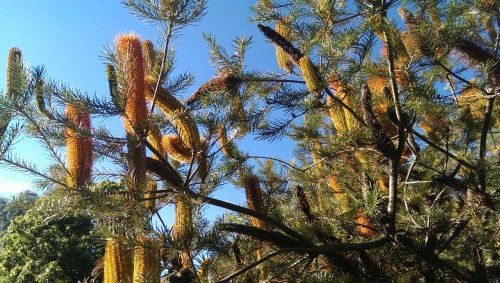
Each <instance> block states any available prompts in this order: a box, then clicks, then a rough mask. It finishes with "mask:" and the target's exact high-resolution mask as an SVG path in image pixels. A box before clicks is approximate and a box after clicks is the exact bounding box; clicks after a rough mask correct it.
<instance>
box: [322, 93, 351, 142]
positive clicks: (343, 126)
mask: <svg viewBox="0 0 500 283" xmlns="http://www.w3.org/2000/svg"><path fill="white" fill-rule="evenodd" d="M326 107H327V108H328V113H329V114H330V119H331V120H332V122H333V127H335V130H336V131H337V133H338V134H342V133H345V132H346V131H347V121H346V119H345V114H344V109H343V108H342V106H340V105H339V104H338V103H336V102H334V101H333V100H332V98H331V97H329V96H328V97H327V98H326Z"/></svg>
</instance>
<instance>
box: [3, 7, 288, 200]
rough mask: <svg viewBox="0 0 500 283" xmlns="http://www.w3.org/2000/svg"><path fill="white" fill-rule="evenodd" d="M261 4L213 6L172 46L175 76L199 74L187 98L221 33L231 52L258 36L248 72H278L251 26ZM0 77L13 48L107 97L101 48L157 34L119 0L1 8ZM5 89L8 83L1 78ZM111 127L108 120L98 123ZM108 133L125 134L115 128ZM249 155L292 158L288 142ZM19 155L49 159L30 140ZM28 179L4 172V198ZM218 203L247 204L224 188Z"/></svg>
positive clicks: (206, 72) (255, 147)
mask: <svg viewBox="0 0 500 283" xmlns="http://www.w3.org/2000/svg"><path fill="white" fill-rule="evenodd" d="M255 2H256V1H247V0H239V1H234V0H209V1H208V8H209V9H208V14H207V15H206V16H205V17H204V18H203V20H202V21H201V22H199V23H197V24H196V26H190V27H188V28H187V29H185V30H183V35H182V36H181V37H179V38H177V39H176V40H175V41H174V46H175V49H176V52H177V58H176V62H177V64H176V65H177V70H178V71H179V72H184V71H190V72H192V73H194V74H195V75H196V83H195V85H194V86H193V87H192V89H191V90H190V91H188V92H189V93H186V95H189V94H190V92H191V91H193V90H194V89H195V88H197V87H198V86H199V85H200V84H202V83H203V82H204V81H206V80H208V79H210V78H212V77H213V75H214V71H213V68H212V67H211V65H210V64H209V62H208V56H209V52H208V48H207V44H206V43H205V41H203V39H202V34H203V33H204V32H209V33H212V34H215V35H216V37H217V39H218V40H219V42H220V43H221V44H222V45H223V46H224V47H226V48H227V49H228V51H230V44H231V40H232V39H233V38H234V37H235V36H242V35H249V36H253V37H254V44H253V45H252V47H251V49H250V51H249V53H248V60H247V66H248V69H250V70H255V69H257V70H262V71H272V70H275V71H276V68H277V67H276V62H275V57H274V54H275V53H274V47H273V46H271V45H270V44H269V43H267V42H266V41H265V40H264V37H263V36H262V35H261V34H260V33H259V31H258V29H257V28H256V24H255V23H250V22H249V21H248V17H249V16H250V15H251V11H250V6H251V5H253V4H255ZM0 3H1V4H0V78H5V67H3V66H6V58H7V53H8V50H9V48H11V47H13V46H15V47H18V48H20V49H21V50H22V51H23V56H24V60H25V62H26V63H27V64H28V65H29V66H36V65H41V64H43V65H45V67H46V69H47V72H48V75H49V76H50V77H51V78H54V79H57V80H61V81H63V82H66V83H67V84H69V85H70V86H72V87H75V88H78V89H81V90H84V91H86V92H87V93H89V94H90V95H93V94H94V93H95V94H98V95H102V94H104V95H106V94H107V93H108V83H107V79H106V76H105V68H104V65H103V62H102V60H100V59H99V55H100V54H101V52H102V51H103V50H104V48H103V46H105V45H107V44H110V45H112V44H113V40H114V38H115V36H116V35H117V34H119V33H124V32H132V31H133V32H135V33H137V34H140V35H141V36H142V38H144V39H151V40H152V41H153V42H156V38H157V34H158V33H157V29H156V27H152V26H149V25H147V24H144V23H143V22H142V21H141V20H138V19H136V18H135V17H134V16H132V15H131V14H130V13H129V11H128V10H127V9H126V8H125V7H124V6H123V5H122V4H121V3H120V1H119V0H69V1H68V0H44V1H38V0H16V1H7V0H2V1H1V2H0ZM0 89H5V79H0ZM99 122H104V123H108V121H95V120H94V121H93V123H94V124H97V123H99ZM109 126H110V127H122V126H121V125H119V124H114V123H109ZM242 146H243V149H244V150H245V149H246V150H249V151H250V152H251V153H253V154H256V155H270V156H275V157H286V158H289V157H290V153H288V152H287V150H286V147H284V146H283V143H281V144H276V145H265V144H262V143H261V144H257V143H253V142H252V143H248V142H247V143H244V144H242ZM16 151H17V152H19V153H21V154H22V155H24V156H29V157H30V158H31V159H32V160H33V161H35V162H36V163H39V164H44V163H46V159H47V158H48V157H47V155H46V154H43V153H42V152H41V151H40V150H39V149H37V148H36V147H34V146H33V143H32V142H31V141H28V140H26V139H24V140H21V141H20V142H19V143H18V144H17V145H16ZM29 182H30V177H29V176H26V175H23V174H19V173H16V172H13V171H12V170H9V169H5V168H0V197H2V196H10V195H12V194H13V193H16V192H18V191H20V190H23V189H27V188H29ZM217 196H218V197H220V198H221V199H224V200H231V201H236V202H237V203H242V202H243V198H242V192H241V190H234V189H230V188H223V189H222V190H221V191H219V192H218V193H217Z"/></svg>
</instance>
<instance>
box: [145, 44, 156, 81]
mask: <svg viewBox="0 0 500 283" xmlns="http://www.w3.org/2000/svg"><path fill="white" fill-rule="evenodd" d="M142 53H143V54H144V69H145V74H147V75H154V74H152V71H153V70H154V67H155V59H156V52H155V48H154V46H153V43H152V42H151V40H144V41H142Z"/></svg>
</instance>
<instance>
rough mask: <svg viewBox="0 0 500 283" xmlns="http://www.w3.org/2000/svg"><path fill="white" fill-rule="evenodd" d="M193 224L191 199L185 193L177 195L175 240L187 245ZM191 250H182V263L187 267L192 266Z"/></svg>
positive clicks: (173, 235)
mask: <svg viewBox="0 0 500 283" xmlns="http://www.w3.org/2000/svg"><path fill="white" fill-rule="evenodd" d="M192 226H193V211H192V205H191V199H189V197H187V196H186V195H184V194H177V195H176V196H175V223H174V229H173V234H172V237H173V238H174V240H177V241H180V242H182V243H184V244H185V245H186V247H185V248H187V244H188V243H189V241H190V238H191V230H192ZM189 253H190V252H189V250H183V251H181V254H180V258H181V264H182V266H183V267H185V268H190V267H191V256H190V254H189Z"/></svg>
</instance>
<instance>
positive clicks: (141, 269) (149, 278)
mask: <svg viewBox="0 0 500 283" xmlns="http://www.w3.org/2000/svg"><path fill="white" fill-rule="evenodd" d="M160 274H161V268H160V250H159V249H158V247H156V246H155V245H154V242H153V241H152V239H150V238H148V236H142V237H141V238H139V240H138V243H137V244H136V245H135V246H134V275H133V282H134V283H143V282H148V283H160Z"/></svg>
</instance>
